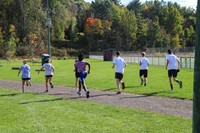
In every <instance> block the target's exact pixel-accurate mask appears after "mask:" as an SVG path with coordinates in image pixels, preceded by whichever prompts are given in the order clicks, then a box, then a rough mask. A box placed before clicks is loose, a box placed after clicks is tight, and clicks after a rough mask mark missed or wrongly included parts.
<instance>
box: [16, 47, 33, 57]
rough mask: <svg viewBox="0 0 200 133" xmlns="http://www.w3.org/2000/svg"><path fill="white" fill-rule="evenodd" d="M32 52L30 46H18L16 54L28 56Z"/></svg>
mask: <svg viewBox="0 0 200 133" xmlns="http://www.w3.org/2000/svg"><path fill="white" fill-rule="evenodd" d="M29 54H30V49H29V47H28V46H18V47H17V50H16V56H27V55H29Z"/></svg>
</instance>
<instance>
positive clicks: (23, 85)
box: [22, 80, 25, 93]
mask: <svg viewBox="0 0 200 133" xmlns="http://www.w3.org/2000/svg"><path fill="white" fill-rule="evenodd" d="M24 88H25V80H22V93H24Z"/></svg>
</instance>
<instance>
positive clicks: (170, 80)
mask: <svg viewBox="0 0 200 133" xmlns="http://www.w3.org/2000/svg"><path fill="white" fill-rule="evenodd" d="M169 84H170V87H171V91H173V85H172V78H171V77H169Z"/></svg>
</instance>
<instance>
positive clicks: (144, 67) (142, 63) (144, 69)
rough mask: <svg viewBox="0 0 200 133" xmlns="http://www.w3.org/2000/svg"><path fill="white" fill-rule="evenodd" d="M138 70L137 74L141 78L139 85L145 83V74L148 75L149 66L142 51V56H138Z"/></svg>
mask: <svg viewBox="0 0 200 133" xmlns="http://www.w3.org/2000/svg"><path fill="white" fill-rule="evenodd" d="M139 62H140V72H139V76H140V79H141V85H143V84H144V86H146V85H147V76H148V66H149V59H148V58H146V53H145V52H142V58H140V61H139Z"/></svg>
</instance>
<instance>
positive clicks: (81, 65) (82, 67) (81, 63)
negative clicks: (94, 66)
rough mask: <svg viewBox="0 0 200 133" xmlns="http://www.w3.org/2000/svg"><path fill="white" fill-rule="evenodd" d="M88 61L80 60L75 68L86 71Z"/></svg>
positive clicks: (78, 70)
mask: <svg viewBox="0 0 200 133" xmlns="http://www.w3.org/2000/svg"><path fill="white" fill-rule="evenodd" d="M87 64H88V63H87V62H85V61H78V62H77V63H76V64H75V69H76V70H77V72H85V71H86V65H87Z"/></svg>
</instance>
